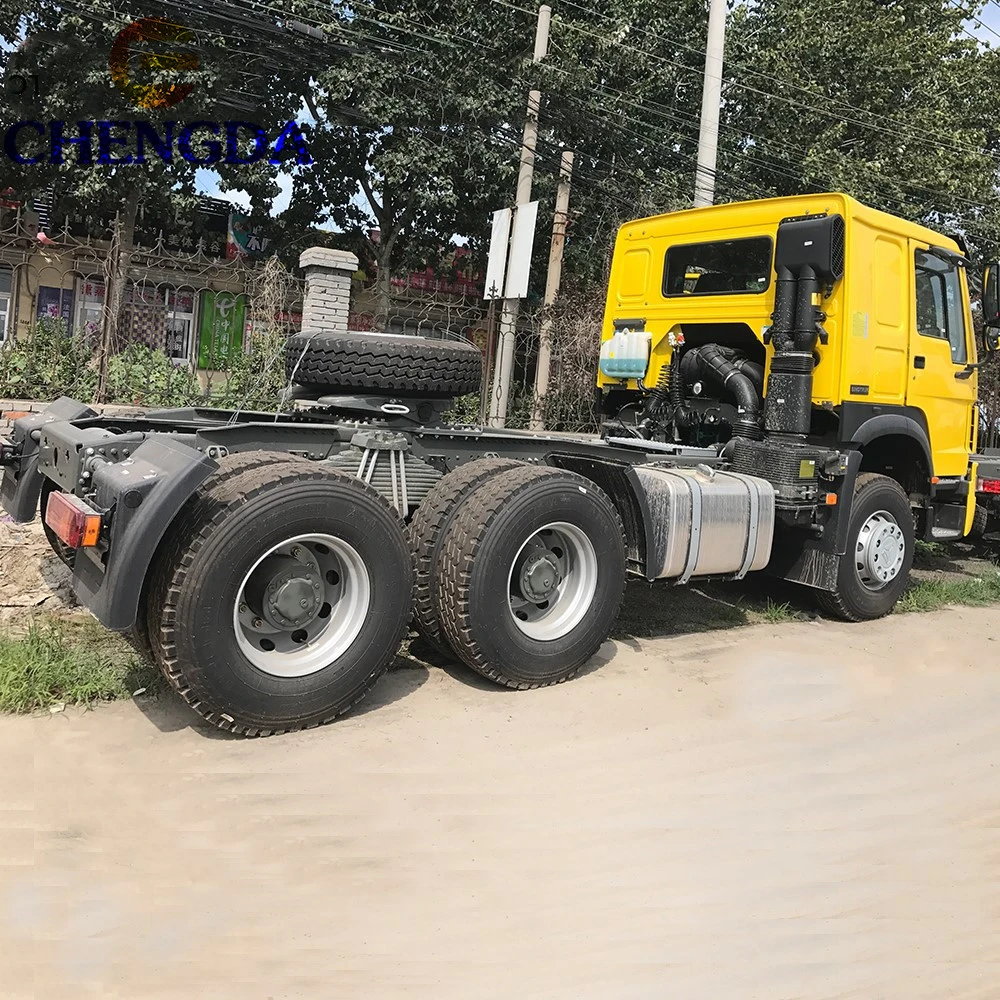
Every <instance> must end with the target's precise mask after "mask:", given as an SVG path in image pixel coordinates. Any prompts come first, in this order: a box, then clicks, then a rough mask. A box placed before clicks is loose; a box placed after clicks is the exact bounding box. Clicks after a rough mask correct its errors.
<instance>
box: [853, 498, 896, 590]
mask: <svg viewBox="0 0 1000 1000" xmlns="http://www.w3.org/2000/svg"><path fill="white" fill-rule="evenodd" d="M905 558H906V539H905V538H904V537H903V529H902V528H900V526H899V524H898V522H897V521H896V519H895V518H894V517H893V516H892V514H890V513H889V512H888V511H886V510H879V511H876V512H875V513H874V514H872V515H870V516H869V517H868V519H867V520H866V521H865V523H864V524H862V525H861V530H860V531H859V532H858V537H857V541H856V542H855V546H854V567H855V570H856V572H857V574H858V579H859V580H860V581H861V583H862V584H863V585H864V586H865V587H866V588H867V589H868V590H883V589H884V588H886V587H888V586H889V584H891V583H892V581H893V580H895V579H896V578H897V577H898V576H899V574H900V571H901V570H902V568H903V561H904V559H905Z"/></svg>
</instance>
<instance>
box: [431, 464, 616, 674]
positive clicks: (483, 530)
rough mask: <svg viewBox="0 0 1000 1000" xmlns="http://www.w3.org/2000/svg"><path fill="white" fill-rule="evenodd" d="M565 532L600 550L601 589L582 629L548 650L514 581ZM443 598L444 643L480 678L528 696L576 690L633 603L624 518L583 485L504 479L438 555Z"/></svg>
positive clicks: (448, 535)
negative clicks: (557, 529) (533, 547)
mask: <svg viewBox="0 0 1000 1000" xmlns="http://www.w3.org/2000/svg"><path fill="white" fill-rule="evenodd" d="M555 523H568V524H569V525H571V526H573V527H574V529H576V530H578V531H580V532H581V533H582V534H583V535H584V536H585V537H586V539H587V540H588V542H589V544H590V545H591V546H592V547H593V554H594V556H595V558H596V585H595V590H594V593H593V596H592V598H591V599H590V602H589V605H587V608H586V613H585V614H584V615H583V617H582V619H581V620H580V621H579V623H578V624H576V625H574V626H572V627H571V628H567V631H566V632H565V633H564V634H561V635H559V636H557V637H555V638H549V639H545V640H539V639H537V638H534V637H531V636H529V635H526V634H525V633H524V632H523V631H522V630H521V628H520V627H519V626H518V625H517V623H516V621H515V618H514V612H513V611H512V608H511V604H510V600H509V594H508V581H509V575H510V573H511V567H512V566H513V565H514V562H515V559H516V558H517V557H518V555H519V552H520V551H521V550H522V547H523V546H524V545H525V544H526V542H527V540H528V539H529V538H530V537H532V536H533V535H534V534H535V532H537V531H539V530H540V529H542V528H544V527H545V526H546V525H551V524H555ZM435 588H436V593H435V600H436V601H437V607H438V609H439V611H440V620H441V625H442V630H443V633H444V635H445V637H446V638H447V640H448V643H449V644H450V646H451V647H452V649H453V650H454V651H455V653H456V654H457V655H458V656H459V657H460V658H461V659H462V660H463V661H464V662H465V663H466V664H468V665H469V666H470V667H472V669H473V670H476V671H477V672H478V673H480V674H482V675H483V676H484V677H487V678H489V679H490V680H492V681H495V682H496V683H498V684H503V685H505V686H506V687H511V688H517V689H521V690H523V689H527V688H536V687H543V686H546V685H549V684H557V683H559V682H560V681H565V680H568V679H569V678H570V677H572V676H573V675H574V674H576V673H577V671H578V670H579V669H580V668H581V667H582V666H583V665H584V664H585V663H586V662H587V661H588V660H589V659H590V658H591V657H592V656H593V655H594V653H596V652H597V650H598V649H599V648H600V646H601V644H602V643H603V642H604V640H605V639H606V638H607V636H608V632H609V631H610V630H611V626H612V625H613V624H614V621H615V618H616V617H617V616H618V610H619V608H620V606H621V602H622V598H623V596H624V593H625V540H624V529H623V527H622V522H621V518H620V517H619V515H618V511H617V510H616V509H615V506H614V504H613V503H612V502H611V500H610V499H609V498H608V496H607V494H605V493H604V491H603V490H601V489H599V488H598V487H597V486H595V485H594V484H593V483H592V482H590V480H588V479H585V478H584V477H583V476H578V475H576V474H575V473H571V472H564V471H562V470H560V469H548V468H537V467H533V466H529V467H526V468H519V469H511V470H509V471H507V472H501V473H499V474H497V475H495V476H493V477H492V478H490V479H488V480H487V482H486V483H484V484H483V485H482V486H480V487H479V488H478V489H477V490H476V491H475V492H473V493H471V494H469V495H468V496H467V497H466V499H465V500H464V502H463V503H462V504H461V506H460V507H459V509H458V512H457V514H456V515H455V517H454V519H453V521H452V523H451V525H450V526H449V528H448V529H447V531H446V532H445V537H444V541H443V543H442V545H441V550H440V552H439V553H438V560H437V574H436V582H435Z"/></svg>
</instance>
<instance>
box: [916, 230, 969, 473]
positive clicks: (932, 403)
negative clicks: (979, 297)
mask: <svg viewBox="0 0 1000 1000" xmlns="http://www.w3.org/2000/svg"><path fill="white" fill-rule="evenodd" d="M930 250H931V248H930V247H929V246H928V245H927V244H926V243H920V242H917V241H913V240H911V241H910V251H911V260H912V269H911V274H912V277H911V279H910V304H911V316H910V320H911V321H910V377H909V381H908V386H907V393H906V402H907V405H909V406H912V407H917V408H919V409H920V410H922V411H923V413H924V416H925V417H926V419H927V431H928V434H929V435H930V440H931V457H932V459H933V462H934V469H933V470H932V474H933V475H935V476H942V477H943V476H965V475H966V474H967V473H968V469H969V453H970V452H971V451H972V450H973V448H974V444H975V442H974V434H975V421H974V420H973V413H974V407H975V403H976V391H977V383H976V376H975V373H973V374H972V376H971V377H967V378H956V377H955V376H956V375H959V374H960V373H965V370H966V365H968V364H970V363H972V362H974V361H975V360H976V356H975V342H974V340H973V337H972V323H971V315H970V312H969V306H968V302H969V297H968V287H967V284H966V274H965V268H964V267H963V266H962V265H961V264H960V263H958V261H957V259H951V258H950V255H949V252H948V251H940V252H939V253H938V254H935V253H932V252H930Z"/></svg>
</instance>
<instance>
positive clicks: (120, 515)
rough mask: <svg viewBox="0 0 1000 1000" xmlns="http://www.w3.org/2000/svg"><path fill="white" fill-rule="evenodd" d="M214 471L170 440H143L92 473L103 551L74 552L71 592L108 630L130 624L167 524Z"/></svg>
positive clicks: (199, 455) (190, 450) (191, 451)
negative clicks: (104, 518)
mask: <svg viewBox="0 0 1000 1000" xmlns="http://www.w3.org/2000/svg"><path fill="white" fill-rule="evenodd" d="M217 468H218V463H216V462H213V461H212V459H210V458H207V457H206V456H205V455H203V454H202V453H201V452H200V451H197V450H196V449H194V448H191V447H189V446H188V445H185V444H181V443H180V442H178V441H171V440H170V439H158V438H153V439H150V440H148V441H145V442H143V444H141V445H140V446H139V447H138V448H136V450H135V451H134V452H133V453H132V456H131V458H129V459H127V460H126V461H124V462H116V463H114V464H111V463H108V464H105V465H101V466H99V467H98V468H97V469H96V470H95V472H94V492H95V494H96V496H95V502H96V504H97V506H99V507H100V508H102V509H104V510H110V511H111V512H112V514H111V538H110V542H109V545H108V547H107V548H106V549H98V548H93V549H78V550H77V556H76V561H75V563H74V566H73V590H74V592H75V593H76V595H77V597H78V598H79V600H80V602H81V603H82V604H84V605H85V606H86V607H87V608H88V609H89V610H90V611H91V612H92V613H93V614H94V616H95V617H96V618H97V619H98V620H99V621H100V622H101V623H103V624H104V625H106V626H107V627H108V628H110V629H116V630H119V631H120V630H122V629H127V628H131V627H132V625H134V624H135V620H136V614H137V612H138V608H139V598H140V595H141V593H142V587H143V583H144V582H145V579H146V573H147V572H148V570H149V566H150V563H151V562H152V560H153V556H154V554H155V553H156V549H157V547H158V546H159V544H160V541H161V540H162V538H163V535H164V534H165V533H166V530H167V528H168V526H169V525H170V524H171V522H172V521H173V520H174V518H175V517H176V516H177V514H178V512H179V511H180V509H181V508H182V507H183V506H184V504H185V503H187V501H188V499H189V498H190V497H191V495H192V494H193V493H194V491H195V490H196V489H197V488H198V487H199V486H200V485H201V484H202V483H203V482H204V481H205V480H206V479H208V477H209V476H210V475H211V474H212V473H213V472H214V471H215V470H216V469H217Z"/></svg>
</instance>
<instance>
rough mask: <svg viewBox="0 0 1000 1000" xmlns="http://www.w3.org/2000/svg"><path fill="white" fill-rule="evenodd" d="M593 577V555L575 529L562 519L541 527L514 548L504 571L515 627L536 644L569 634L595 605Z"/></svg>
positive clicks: (595, 580)
mask: <svg viewBox="0 0 1000 1000" xmlns="http://www.w3.org/2000/svg"><path fill="white" fill-rule="evenodd" d="M597 576H598V567H597V552H596V551H595V549H594V545H593V543H592V542H591V540H590V539H589V538H588V537H587V535H586V534H585V533H584V532H583V531H582V530H581V529H580V528H578V527H577V526H576V525H575V524H569V523H568V522H566V521H553V522H552V523H551V524H546V525H544V526H543V527H541V528H539V529H538V530H537V531H535V532H533V533H532V534H531V535H530V536H529V537H528V538H527V539H526V540H525V542H524V544H523V545H522V546H521V547H520V548H519V549H518V551H517V555H516V556H515V557H514V561H513V562H512V563H511V566H510V570H509V571H508V573H507V608H508V611H509V613H510V616H511V618H512V620H513V622H514V625H515V626H516V627H517V629H518V630H519V631H520V632H522V633H523V634H524V635H526V636H528V637H529V638H531V639H535V640H537V641H539V642H552V641H553V640H555V639H561V638H562V637H563V636H566V635H569V633H570V632H572V631H573V629H575V628H576V627H577V626H578V625H579V624H580V622H581V621H583V619H584V618H585V617H586V615H587V612H588V611H589V610H590V607H591V605H592V604H593V603H594V597H595V595H596V594H597ZM553 578H554V579H553Z"/></svg>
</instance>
